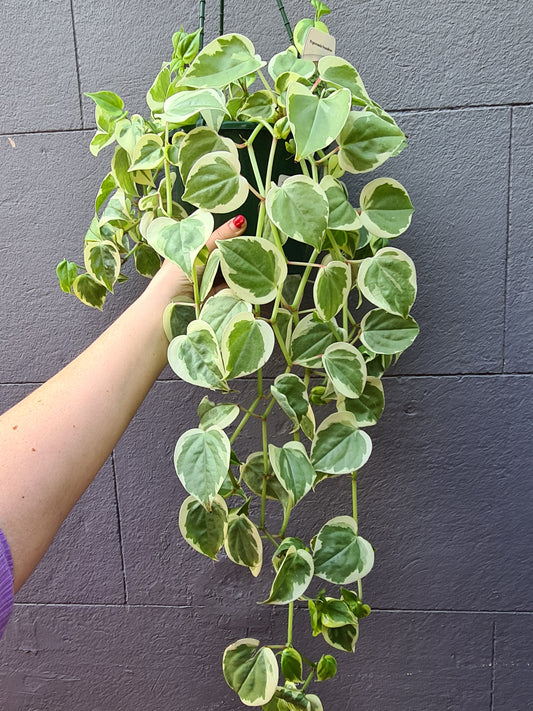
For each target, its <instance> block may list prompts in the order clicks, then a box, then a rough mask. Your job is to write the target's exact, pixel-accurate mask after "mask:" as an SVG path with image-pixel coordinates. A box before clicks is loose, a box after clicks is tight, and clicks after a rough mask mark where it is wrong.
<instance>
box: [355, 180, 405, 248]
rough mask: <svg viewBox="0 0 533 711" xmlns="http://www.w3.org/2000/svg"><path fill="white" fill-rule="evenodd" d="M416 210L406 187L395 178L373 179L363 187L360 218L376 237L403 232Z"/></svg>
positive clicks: (393, 235)
mask: <svg viewBox="0 0 533 711" xmlns="http://www.w3.org/2000/svg"><path fill="white" fill-rule="evenodd" d="M413 211H414V208H413V205H412V203H411V200H410V198H409V195H408V194H407V190H406V189H405V188H404V187H403V185H401V184H400V183H399V182H398V181H397V180H393V179H392V178H377V179H376V180H372V181H371V182H370V183H368V185H365V187H364V188H363V189H362V191H361V222H362V223H363V225H364V226H365V227H366V228H367V230H368V231H369V232H370V233H371V234H373V235H376V237H383V238H384V239H391V238H393V237H398V235H401V234H402V233H403V232H405V230H406V229H407V228H408V227H409V225H410V224H411V215H412V214H413Z"/></svg>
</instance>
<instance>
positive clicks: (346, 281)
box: [313, 260, 352, 321]
mask: <svg viewBox="0 0 533 711" xmlns="http://www.w3.org/2000/svg"><path fill="white" fill-rule="evenodd" d="M351 286H352V276H351V270H350V267H349V266H348V265H347V264H345V263H344V262H339V261H335V260H334V261H331V262H328V264H326V266H325V267H324V268H322V269H319V270H318V274H317V277H316V279H315V283H314V285H313V299H314V302H315V307H316V311H317V313H318V315H319V316H320V318H321V319H322V320H323V321H331V319H332V318H333V317H334V316H335V315H336V314H337V313H338V312H339V311H340V310H341V308H342V306H343V304H344V303H345V302H346V300H347V298H348V294H349V293H350V289H351Z"/></svg>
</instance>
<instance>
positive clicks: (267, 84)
mask: <svg viewBox="0 0 533 711" xmlns="http://www.w3.org/2000/svg"><path fill="white" fill-rule="evenodd" d="M257 74H258V75H259V79H261V82H262V83H263V86H264V87H265V89H267V90H268V91H270V92H271V91H272V87H271V86H270V84H269V83H268V82H267V80H266V79H265V76H264V74H263V72H262V71H261V70H260V69H258V70H257Z"/></svg>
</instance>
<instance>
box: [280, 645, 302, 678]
mask: <svg viewBox="0 0 533 711" xmlns="http://www.w3.org/2000/svg"><path fill="white" fill-rule="evenodd" d="M280 666H281V672H282V674H283V676H284V677H285V679H286V680H287V681H292V682H297V683H300V682H302V681H303V662H302V655H301V654H300V653H299V652H298V651H297V650H296V649H294V647H287V648H286V649H284V650H283V651H282V653H281V659H280Z"/></svg>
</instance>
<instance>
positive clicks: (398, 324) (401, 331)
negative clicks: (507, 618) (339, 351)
mask: <svg viewBox="0 0 533 711" xmlns="http://www.w3.org/2000/svg"><path fill="white" fill-rule="evenodd" d="M419 330H420V329H419V327H418V324H417V322H416V321H415V320H414V318H413V317H412V316H408V317H407V318H402V316H397V315H396V314H390V313H388V312H387V311H384V310H383V309H374V310H373V311H369V312H368V313H367V314H366V315H365V316H364V318H363V320H362V321H361V336H360V338H361V343H362V344H363V345H364V346H366V347H367V348H368V349H369V350H371V351H373V352H374V353H383V354H388V355H394V354H396V353H402V352H403V351H404V350H405V349H406V348H409V346H410V345H411V344H412V343H413V341H414V340H415V338H416V337H417V336H418V332H419Z"/></svg>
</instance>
